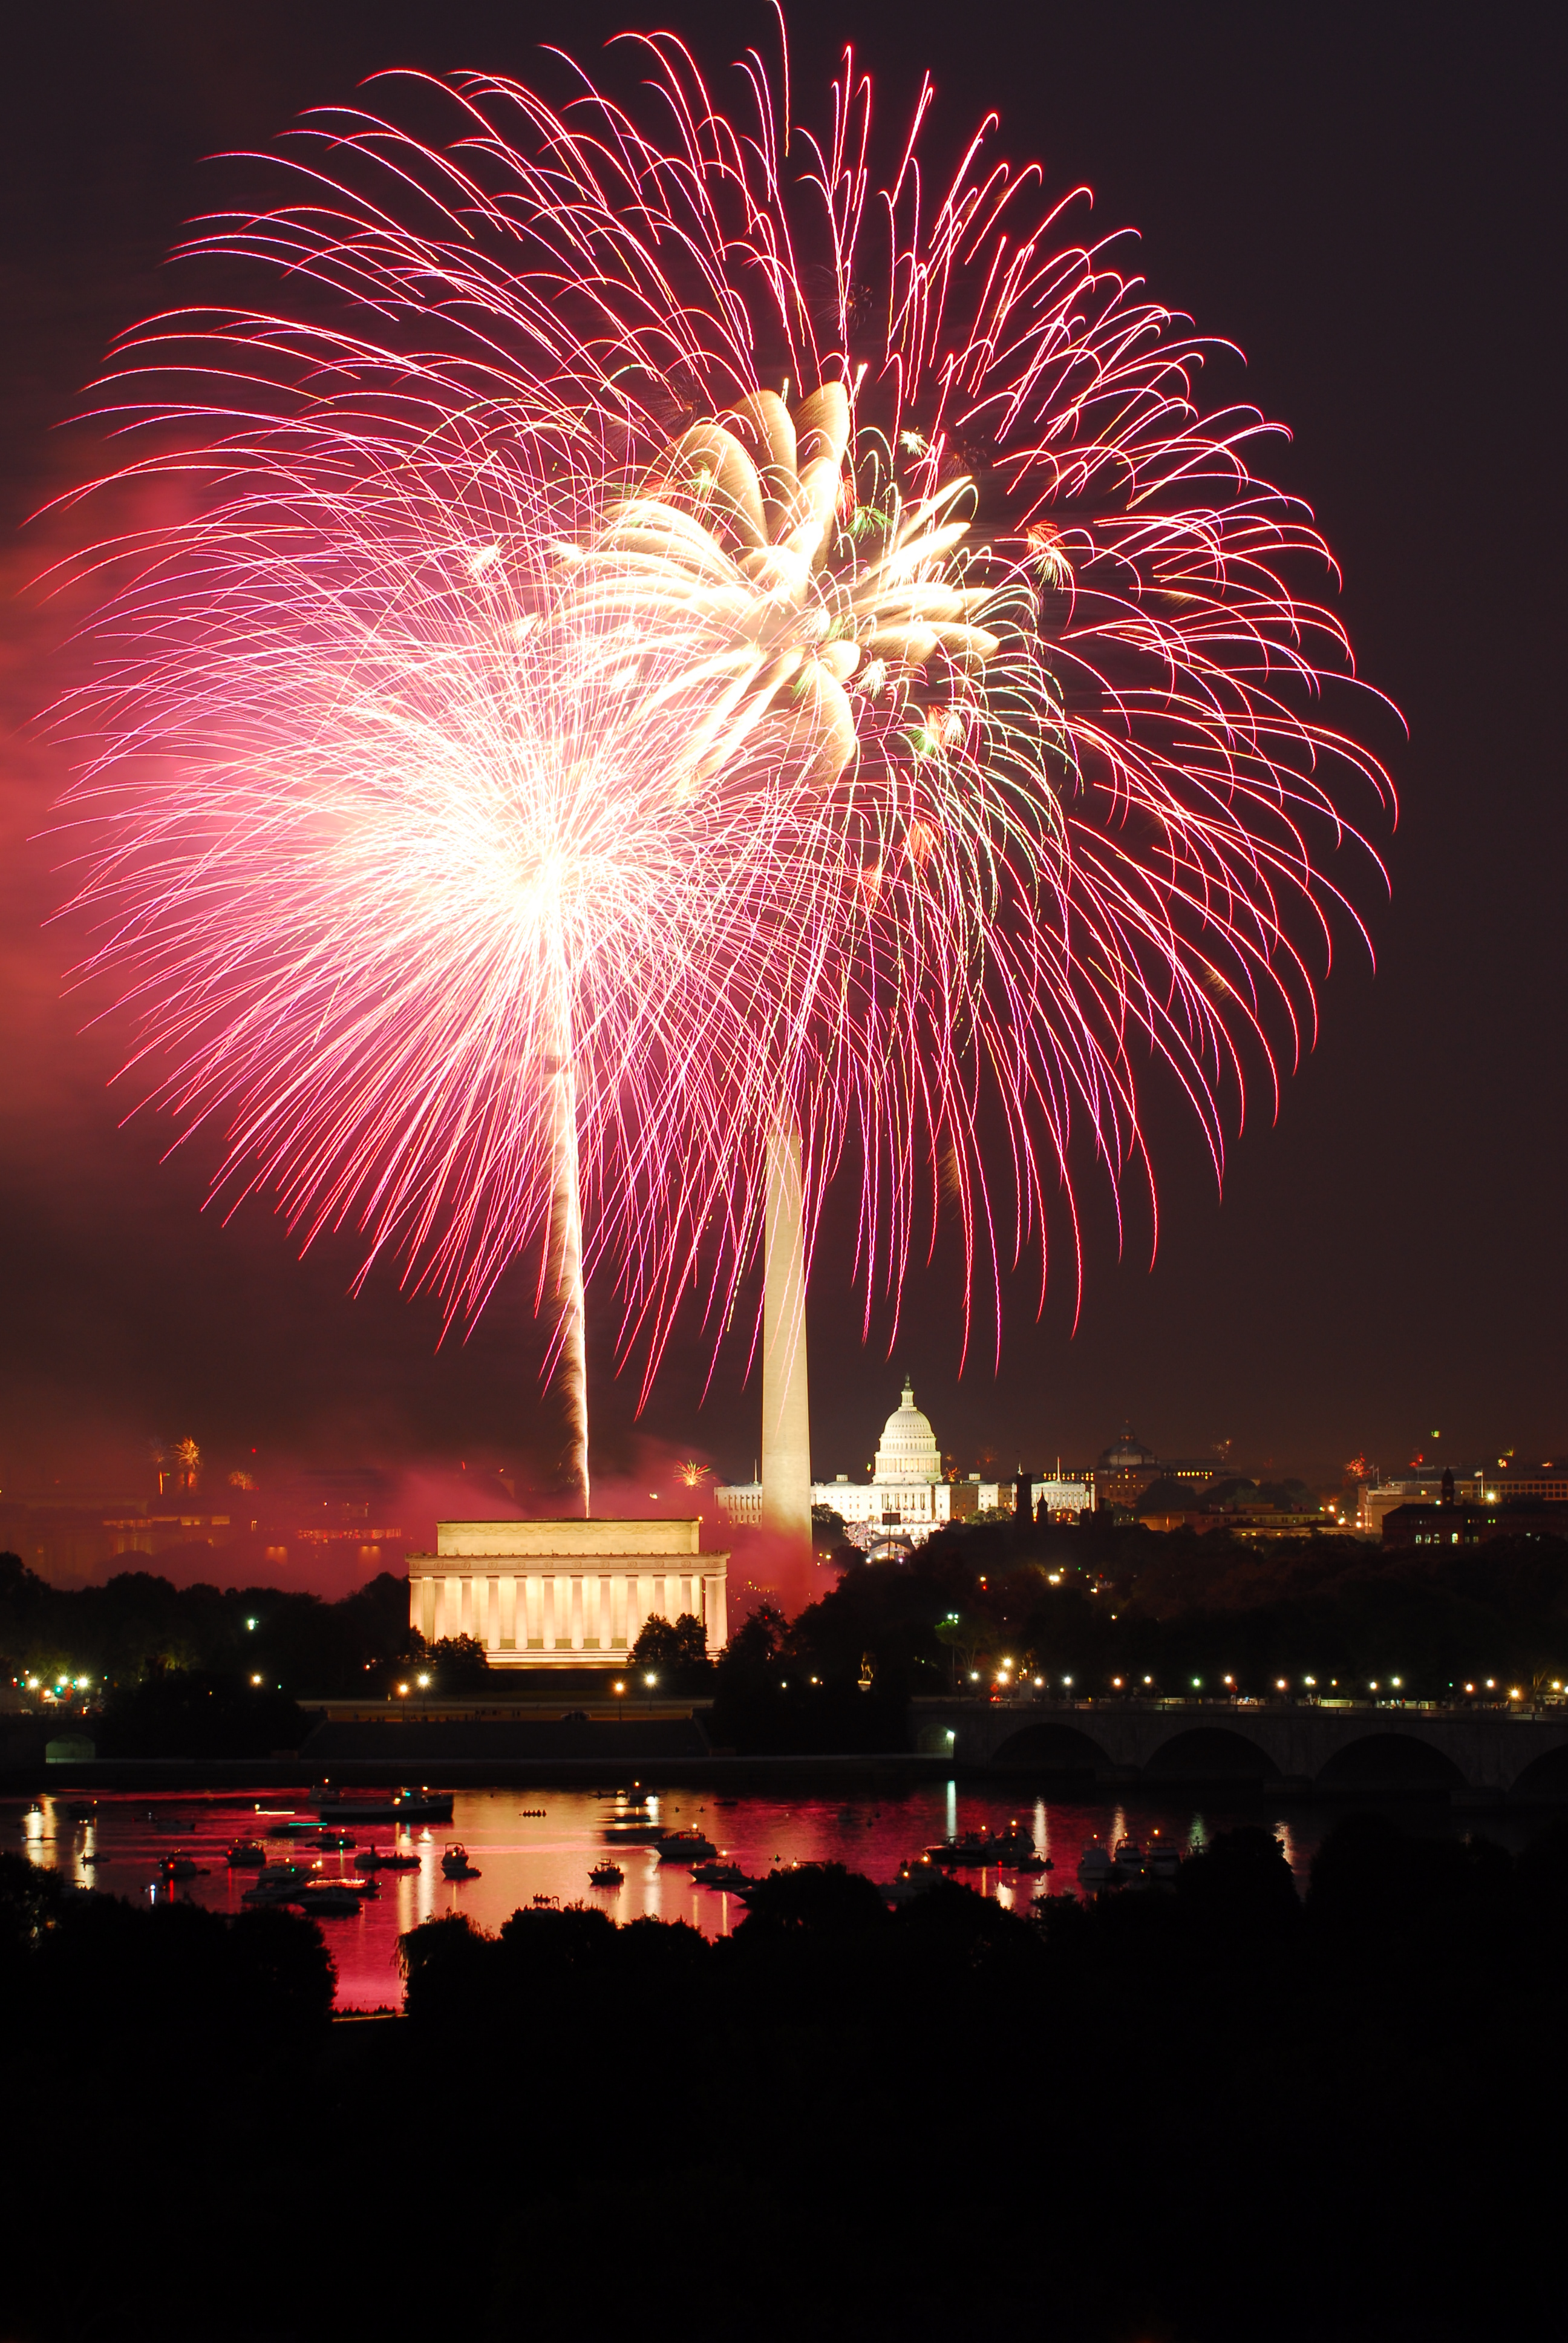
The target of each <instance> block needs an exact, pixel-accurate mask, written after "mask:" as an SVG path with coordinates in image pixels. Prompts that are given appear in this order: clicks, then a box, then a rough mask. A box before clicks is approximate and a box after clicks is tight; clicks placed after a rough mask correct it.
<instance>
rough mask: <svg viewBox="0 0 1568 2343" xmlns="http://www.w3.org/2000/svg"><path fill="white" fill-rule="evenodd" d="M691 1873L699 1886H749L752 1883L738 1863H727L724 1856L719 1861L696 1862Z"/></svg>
mask: <svg viewBox="0 0 1568 2343" xmlns="http://www.w3.org/2000/svg"><path fill="white" fill-rule="evenodd" d="M691 1875H692V1878H693V1879H694V1880H695V1881H696V1883H697V1885H699V1887H749V1886H750V1885H751V1882H750V1880H749V1878H748V1877H747V1875H746V1874H745V1872H743V1871H742V1870H741V1868H740V1865H739V1864H738V1863H727V1862H725V1861H724V1859H723V1858H722V1856H721V1857H719V1860H718V1861H717V1862H715V1861H712V1860H709V1861H708V1862H706V1863H694V1864H693V1865H692V1866H691Z"/></svg>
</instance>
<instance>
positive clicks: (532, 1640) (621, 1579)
mask: <svg viewBox="0 0 1568 2343" xmlns="http://www.w3.org/2000/svg"><path fill="white" fill-rule="evenodd" d="M683 1559H684V1557H683ZM454 1560H455V1557H448V1556H446V1555H437V1554H420V1555H411V1556H410V1557H409V1567H408V1595H409V1612H410V1620H411V1624H413V1625H414V1626H415V1627H417V1629H418V1631H419V1633H420V1634H422V1635H423V1636H424V1637H425V1639H426V1641H427V1643H437V1642H439V1641H440V1640H441V1639H442V1638H443V1637H445V1636H448V1635H472V1636H473V1637H474V1639H475V1641H476V1642H477V1643H480V1644H484V1646H485V1648H486V1650H487V1652H488V1653H489V1654H491V1657H492V1659H495V1660H498V1661H501V1662H503V1663H504V1662H505V1661H506V1660H507V1659H508V1658H510V1659H511V1660H512V1661H513V1662H514V1663H517V1662H523V1663H527V1662H528V1661H530V1660H536V1659H545V1658H547V1657H548V1658H553V1659H555V1660H557V1661H559V1660H560V1658H561V1657H562V1656H564V1654H567V1653H568V1652H569V1653H571V1654H574V1656H575V1655H578V1654H580V1655H581V1656H582V1658H583V1659H584V1660H585V1661H592V1660H594V1659H605V1660H610V1661H612V1662H613V1661H614V1660H616V1659H623V1660H624V1659H625V1657H626V1655H627V1654H628V1652H629V1651H630V1649H631V1647H632V1645H633V1644H635V1643H636V1641H637V1639H638V1634H639V1633H640V1631H641V1629H642V1626H643V1624H644V1622H645V1621H646V1620H647V1619H648V1618H650V1617H653V1616H654V1615H656V1614H657V1615H658V1617H660V1618H664V1619H669V1620H675V1619H678V1618H679V1617H680V1616H681V1614H683V1613H688V1614H690V1615H691V1616H692V1617H694V1618H697V1619H700V1620H701V1622H702V1624H703V1626H704V1628H705V1629H706V1631H707V1637H708V1649H709V1653H711V1654H715V1655H717V1654H718V1653H719V1652H720V1651H721V1650H722V1649H723V1647H724V1644H725V1641H726V1639H727V1637H728V1634H729V1623H728V1619H727V1617H726V1604H725V1564H726V1562H727V1560H728V1557H727V1556H726V1555H724V1554H704V1555H703V1556H702V1557H701V1559H700V1561H699V1562H697V1563H695V1564H693V1563H687V1564H686V1566H685V1567H684V1568H679V1569H670V1568H668V1566H666V1565H665V1557H664V1556H663V1555H656V1556H649V1557H648V1558H647V1561H646V1564H634V1565H631V1566H628V1564H604V1565H601V1566H599V1567H598V1568H596V1567H594V1566H593V1565H592V1564H588V1565H587V1566H584V1565H583V1564H579V1563H578V1562H577V1561H576V1558H575V1557H574V1558H573V1560H572V1561H571V1563H569V1564H568V1562H567V1561H566V1560H565V1559H564V1558H563V1559H562V1560H561V1561H559V1562H558V1563H557V1564H556V1565H555V1566H554V1567H553V1568H552V1567H548V1566H547V1567H542V1568H541V1567H538V1566H534V1567H531V1568H526V1569H521V1570H519V1569H517V1568H511V1569H508V1567H507V1564H506V1561H505V1559H504V1558H501V1557H498V1558H497V1560H496V1561H495V1562H494V1563H493V1564H491V1566H490V1567H488V1568H485V1569H476V1568H475V1567H474V1565H473V1564H472V1563H471V1562H470V1563H468V1564H467V1567H466V1568H465V1567H457V1568H454V1566H453V1564H454Z"/></svg>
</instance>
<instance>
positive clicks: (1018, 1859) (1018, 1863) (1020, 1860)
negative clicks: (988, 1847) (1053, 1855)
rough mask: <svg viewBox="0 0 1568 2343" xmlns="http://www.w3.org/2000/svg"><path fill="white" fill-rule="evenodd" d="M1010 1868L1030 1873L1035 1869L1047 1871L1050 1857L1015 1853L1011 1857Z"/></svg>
mask: <svg viewBox="0 0 1568 2343" xmlns="http://www.w3.org/2000/svg"><path fill="white" fill-rule="evenodd" d="M1011 1868H1012V1869H1013V1870H1014V1871H1027V1872H1031V1873H1032V1872H1036V1871H1049V1870H1050V1856H1049V1855H1040V1854H1030V1855H1014V1856H1013V1859H1012V1865H1011Z"/></svg>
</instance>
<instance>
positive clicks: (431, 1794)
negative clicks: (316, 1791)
mask: <svg viewBox="0 0 1568 2343" xmlns="http://www.w3.org/2000/svg"><path fill="white" fill-rule="evenodd" d="M452 1795H453V1794H452V1792H451V1791H449V1790H447V1791H441V1790H395V1791H393V1792H392V1794H391V1795H389V1796H386V1797H379V1798H346V1797H342V1796H340V1795H336V1794H335V1793H332V1792H329V1791H323V1792H322V1794H321V1795H320V1796H319V1797H318V1798H317V1799H316V1800H315V1802H314V1803H315V1806H316V1811H317V1816H318V1817H319V1820H320V1822H323V1823H327V1822H334V1823H449V1822H450V1821H451V1819H452ZM308 1827H309V1828H311V1829H312V1830H314V1829H316V1828H317V1824H315V1823H313V1824H311V1825H308Z"/></svg>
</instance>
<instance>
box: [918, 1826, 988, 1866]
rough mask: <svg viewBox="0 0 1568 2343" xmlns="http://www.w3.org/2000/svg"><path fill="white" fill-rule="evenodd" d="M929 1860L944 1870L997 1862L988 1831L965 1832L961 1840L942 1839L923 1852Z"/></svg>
mask: <svg viewBox="0 0 1568 2343" xmlns="http://www.w3.org/2000/svg"><path fill="white" fill-rule="evenodd" d="M925 1851H926V1854H927V1855H929V1856H930V1860H931V1861H932V1862H933V1863H935V1864H940V1865H941V1867H942V1868H943V1869H944V1870H960V1869H965V1868H972V1867H973V1866H974V1865H977V1864H985V1863H995V1862H997V1861H998V1860H999V1857H998V1855H997V1854H996V1850H995V1848H994V1846H993V1845H992V1844H991V1838H990V1832H989V1831H965V1833H964V1834H963V1836H962V1837H961V1838H944V1839H941V1840H939V1842H938V1844H937V1845H935V1846H928V1847H927V1849H926V1850H925Z"/></svg>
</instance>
